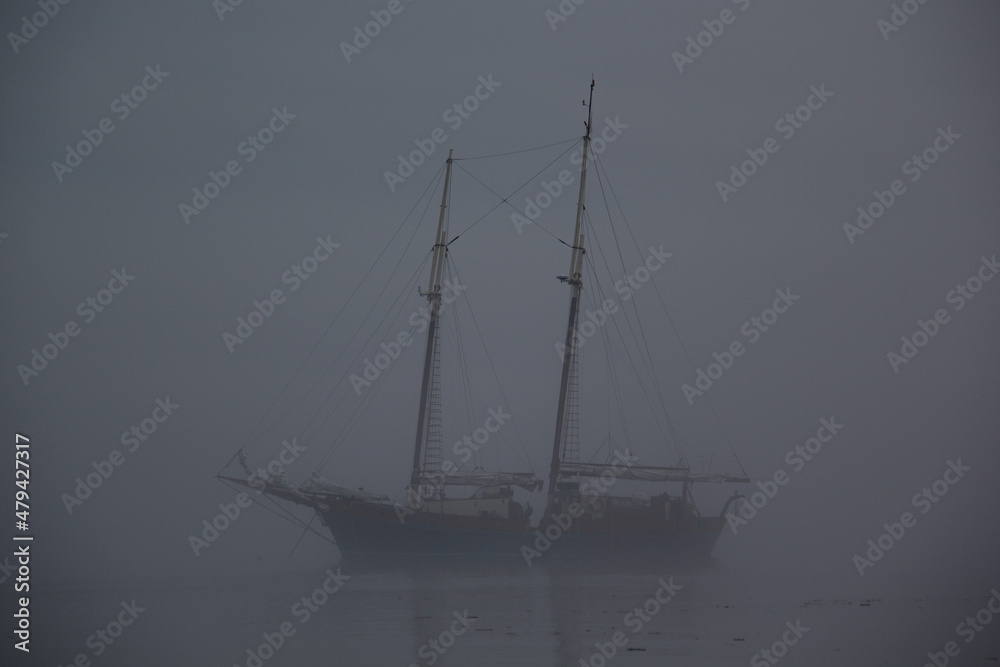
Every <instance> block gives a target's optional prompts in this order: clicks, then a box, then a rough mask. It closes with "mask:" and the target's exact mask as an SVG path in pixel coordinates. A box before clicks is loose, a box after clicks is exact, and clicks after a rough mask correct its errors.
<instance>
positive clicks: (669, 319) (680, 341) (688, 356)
mask: <svg viewBox="0 0 1000 667" xmlns="http://www.w3.org/2000/svg"><path fill="white" fill-rule="evenodd" d="M595 159H596V158H595ZM601 168H602V169H603V168H604V165H603V163H602V164H601ZM605 177H606V178H607V181H608V189H609V190H610V191H611V196H612V197H614V200H615V205H616V206H617V207H618V211H619V212H620V213H621V214H622V220H623V221H624V222H625V229H626V230H628V233H629V236H630V237H631V238H632V244H633V245H634V246H635V248H636V250H637V251H638V250H639V244H638V243H637V242H636V240H635V235H634V234H633V233H632V227H631V226H630V225H629V224H628V218H627V217H625V211H624V210H622V205H621V202H620V201H619V199H618V195H617V194H616V193H615V188H614V185H613V184H612V183H611V178H610V176H608V175H607V171H606V170H605ZM650 282H653V290H654V291H655V292H656V297H657V298H658V299H659V301H660V305H661V306H663V312H664V313H665V314H666V316H667V322H669V323H670V328H671V330H673V332H674V336H675V337H676V338H677V342H678V344H680V346H681V351H683V352H684V357H685V358H686V359H687V362H688V364H689V365H690V366H691V369H692V370H694V369H695V368H696V366H695V365H694V360H693V359H692V358H691V354H690V353H689V352H688V350H687V347H686V346H685V345H684V340H683V339H682V338H681V335H680V332H678V331H677V326H676V325H675V324H674V318H672V317H671V316H670V311H669V310H668V309H667V304H666V303H665V302H664V301H663V295H661V294H660V289H659V288H658V287H657V286H656V283H655V282H654V281H650ZM705 399H706V402H707V403H708V407H709V410H710V411H711V413H712V417H713V418H714V419H715V421H716V423H717V424H718V425H719V428H720V429H721V430H722V436H723V437H724V438H725V439H726V444H727V445H728V446H729V451H730V452H731V453H732V455H733V458H735V459H736V462H737V464H738V465H739V466H740V472H742V473H743V474H744V475H746V470H745V469H744V468H743V464H742V463H740V460H739V458H738V457H737V456H736V449H735V448H734V447H733V441H732V439H730V437H729V432H728V431H727V430H726V427H725V425H724V424H723V423H722V420H721V419H720V418H719V413H718V412H717V411H716V409H715V405H714V404H713V403H712V399H711V398H710V397H709V396H705Z"/></svg>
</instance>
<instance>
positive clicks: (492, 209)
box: [448, 139, 582, 245]
mask: <svg viewBox="0 0 1000 667" xmlns="http://www.w3.org/2000/svg"><path fill="white" fill-rule="evenodd" d="M578 141H582V139H581V140H578ZM563 143H565V142H563ZM574 145H575V144H574ZM572 148H573V146H570V147H569V148H567V149H566V150H564V151H563V152H562V153H560V154H559V155H557V156H555V158H554V159H553V160H552V162H549V163H548V164H547V165H545V166H544V167H542V168H541V169H539V170H538V171H537V172H536V173H535V175H534V176H532V177H531V178H529V179H528V180H526V181H525V182H524V183H522V184H521V186H520V187H518V188H517V190H514V191H513V192H511V193H510V194H509V195H507V196H506V197H504V196H502V195H500V194H498V193H497V192H496V191H495V190H493V188H491V187H490V186H488V185H486V184H485V183H483V182H482V181H481V180H479V178H478V177H476V175H475V174H473V173H472V172H471V171H469V170H468V169H466V168H465V167H463V166H462V165H458V167H459V168H460V169H461V170H462V171H464V172H465V173H467V174H468V175H469V176H472V178H474V179H475V180H476V182H478V183H479V184H480V185H482V186H483V187H484V188H486V189H487V190H489V191H490V192H491V193H492V194H493V196H495V197H497V198H498V199H500V202H499V203H498V204H497V205H496V206H494V207H493V208H491V209H490V210H489V211H487V212H486V213H484V214H483V216H482V217H481V218H479V219H478V220H476V221H475V222H473V223H472V224H471V225H469V226H468V227H467V228H465V229H464V230H463V231H461V232H459V233H458V234H456V235H455V237H454V238H453V239H452V240H450V241H448V245H451V244H452V243H454V242H455V241H457V240H458V237H459V236H461V235H462V234H464V233H465V232H467V231H469V230H470V229H472V228H473V227H475V226H476V225H478V224H479V223H480V222H482V221H483V220H484V219H486V218H487V217H488V216H489V215H490V214H491V213H493V211H495V210H497V209H498V208H500V207H501V206H502V205H503V204H507V205H508V206H510V207H511V208H512V209H514V210H515V211H517V212H518V213H519V214H521V215H522V216H524V213H522V212H521V209H519V208H518V207H516V206H514V205H513V204H511V203H510V202H509V201H508V200H509V199H510V198H511V197H513V196H514V195H516V194H517V193H518V192H520V191H521V190H523V189H524V188H525V186H527V185H528V184H529V183H531V182H532V181H534V180H535V179H536V178H538V176H539V175H540V174H541V173H542V172H544V171H545V170H546V169H548V168H549V167H551V166H552V165H553V164H555V163H556V161H557V160H559V158H561V157H562V156H563V155H566V153H568V152H569V151H570V149H572ZM525 217H527V216H525ZM532 224H533V225H536V226H537V227H538V228H539V229H541V230H542V231H543V232H545V233H546V234H548V235H549V236H551V237H552V238H554V239H555V240H556V241H559V242H560V243H562V244H563V245H569V244H567V243H566V242H565V241H563V240H562V239H560V238H559V237H558V236H556V235H555V234H553V233H552V232H550V231H549V230H548V229H546V228H545V227H543V226H542V225H540V224H539V223H537V222H534V221H532Z"/></svg>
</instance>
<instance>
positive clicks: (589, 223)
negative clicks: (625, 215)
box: [584, 213, 669, 441]
mask: <svg viewBox="0 0 1000 667" xmlns="http://www.w3.org/2000/svg"><path fill="white" fill-rule="evenodd" d="M584 220H585V222H586V225H587V230H588V232H590V233H591V234H593V224H592V221H591V219H590V214H589V213H585V217H584ZM595 245H596V246H597V251H598V253H599V254H600V257H601V260H602V261H603V262H604V266H605V268H606V269H607V271H608V275H609V277H613V276H612V274H611V265H610V263H608V261H607V258H606V257H605V255H604V249H603V248H602V247H601V246H600V245H598V244H595ZM587 261H588V262H590V266H591V268H592V269H593V273H594V274H595V275H596V274H597V264H596V261H595V260H594V259H591V258H588V260H587ZM623 270H624V269H623ZM595 285H596V288H597V290H598V291H600V293H601V296H602V298H603V297H604V289H603V287H602V286H601V285H600V283H599V282H597V283H595ZM633 307H634V304H633ZM622 311H623V312H624V314H625V323H626V324H627V325H628V329H629V333H630V334H631V336H632V341H634V342H635V344H636V346H637V347H638V345H639V338H638V337H637V336H636V334H635V330H634V329H633V327H632V320H631V319H630V318H629V313H628V310H627V309H626V308H625V307H624V305H623V306H622ZM638 324H639V323H637V326H638ZM616 326H617V324H616ZM621 341H622V345H623V346H625V345H626V342H625V337H624V335H622V336H621ZM640 353H641V350H640ZM640 360H642V361H643V362H644V363H645V369H646V370H647V372H649V373H650V376H651V378H652V377H653V368H652V365H651V362H650V361H648V360H646V359H643V358H642V357H641V355H640ZM633 370H634V371H635V373H636V378H637V379H638V380H639V382H640V386H643V391H645V386H644V385H642V384H641V383H642V377H641V376H640V375H639V373H638V369H637V368H634V369H633ZM653 381H654V383H655V378H653ZM655 388H656V387H655V384H654V390H655ZM650 407H651V408H652V405H650ZM653 413H654V416H655V415H656V414H657V411H656V410H653ZM668 423H669V420H668ZM657 428H658V429H659V431H660V433H661V435H663V438H664V440H665V441H666V440H667V435H666V433H664V432H663V427H662V426H661V425H660V424H659V421H658V420H657Z"/></svg>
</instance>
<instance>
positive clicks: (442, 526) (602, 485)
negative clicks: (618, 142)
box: [218, 81, 749, 565]
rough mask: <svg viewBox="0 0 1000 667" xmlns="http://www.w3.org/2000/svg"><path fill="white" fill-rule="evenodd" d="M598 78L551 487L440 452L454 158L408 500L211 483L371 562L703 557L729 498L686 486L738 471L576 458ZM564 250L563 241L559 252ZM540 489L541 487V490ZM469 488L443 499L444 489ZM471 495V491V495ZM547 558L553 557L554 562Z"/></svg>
mask: <svg viewBox="0 0 1000 667" xmlns="http://www.w3.org/2000/svg"><path fill="white" fill-rule="evenodd" d="M593 94H594V82H593V81H591V86H590V101H589V102H587V101H586V100H585V101H584V104H585V105H586V106H587V107H588V114H587V121H586V123H585V127H586V133H585V135H584V136H583V138H582V144H583V145H582V160H581V163H580V187H579V194H578V200H577V203H576V222H575V228H574V232H573V241H572V244H571V246H570V249H571V253H570V263H569V272H568V273H567V274H566V275H561V276H558V279H559V280H560V281H561V282H562V283H563V284H565V285H567V286H568V287H569V291H570V300H569V317H568V322H567V324H566V331H565V342H564V343H563V344H562V346H561V347H560V348H558V349H561V350H562V373H561V378H560V385H559V396H558V402H557V412H556V420H555V433H554V440H553V445H552V451H551V462H550V467H549V474H548V479H547V480H543V479H541V478H539V477H538V476H536V475H535V474H534V472H504V471H497V472H487V471H484V470H482V469H474V470H461V469H458V468H457V467H456V466H455V465H454V464H453V462H451V461H449V460H443V457H442V456H441V448H440V441H441V426H440V418H441V415H440V412H441V409H440V404H441V386H440V384H441V383H440V373H439V366H440V361H439V355H440V347H441V337H440V335H439V334H440V327H441V318H442V298H443V289H442V282H443V281H442V276H443V270H444V266H445V262H446V258H447V255H448V245H449V240H448V225H447V220H448V216H447V215H446V212H447V209H448V206H449V201H450V200H449V195H450V188H451V182H452V165H453V162H454V159H455V158H454V157H453V155H452V152H451V151H449V154H448V158H447V161H446V164H445V177H444V186H443V189H442V193H441V204H440V213H439V216H438V223H437V232H436V234H435V237H434V245H433V249H432V253H431V260H430V276H429V282H428V285H429V287H428V288H427V289H426V290H420V291H419V294H420V296H421V297H423V298H424V299H426V301H427V309H428V310H427V312H428V322H427V327H426V341H425V345H424V360H423V372H422V377H421V380H420V391H419V401H418V408H417V420H416V436H415V441H414V446H413V458H412V468H411V471H410V478H409V485H408V487H407V495H408V497H407V500H406V502H405V504H402V503H393V502H392V501H391V500H390V499H389V498H388V497H387V496H383V495H378V494H375V493H371V492H369V491H364V490H363V489H352V488H349V487H346V486H339V485H336V484H333V483H331V482H329V481H327V480H326V479H324V478H323V477H321V476H320V475H319V474H318V472H314V473H313V474H312V476H311V477H310V478H309V479H308V480H307V481H306V482H305V483H303V484H300V485H298V486H293V485H292V484H291V483H290V482H289V480H288V478H287V476H286V475H285V474H284V472H283V471H278V472H276V473H272V474H269V475H267V476H266V477H265V478H262V477H261V476H260V475H258V474H255V473H253V472H252V471H251V470H250V469H249V468H248V467H247V465H246V458H245V455H244V454H243V453H242V450H241V452H240V462H241V463H242V464H243V468H244V470H245V471H246V473H247V477H246V478H245V479H244V478H239V477H231V476H228V475H222V474H220V475H218V477H219V478H220V479H221V480H223V481H227V482H232V483H236V484H241V485H244V486H251V487H253V488H255V489H257V490H259V491H262V492H263V493H265V494H267V495H268V496H271V497H273V498H276V499H279V500H282V501H287V502H290V503H295V504H297V505H301V506H304V507H308V508H310V509H312V510H315V512H316V513H317V514H318V515H319V516H320V517H321V519H322V521H323V523H324V524H325V525H326V527H327V528H328V529H329V531H330V533H331V535H332V537H333V539H334V541H335V542H336V545H337V547H338V548H339V550H340V552H341V553H342V555H343V556H344V557H345V558H347V559H350V558H352V557H358V558H361V559H364V560H368V559H370V558H372V557H375V556H389V557H390V558H399V559H403V558H406V557H410V556H415V555H428V556H435V557H439V556H459V557H464V556H477V557H479V556H487V555H488V556H501V557H514V558H516V559H523V560H524V561H526V562H527V563H528V564H529V565H531V564H533V561H534V559H536V558H539V557H541V556H542V555H543V554H544V555H546V559H545V560H546V562H551V561H553V560H556V559H557V558H558V559H566V558H579V559H584V560H590V561H593V560H595V559H597V560H605V559H618V562H620V561H621V560H622V559H623V558H626V559H627V558H629V557H636V556H640V557H641V556H650V557H652V558H653V559H654V560H656V561H657V562H662V560H663V559H670V558H680V557H694V558H695V559H707V558H708V556H710V554H711V552H712V550H713V547H714V545H715V543H716V541H717V539H718V538H719V535H720V533H721V531H722V529H723V527H724V526H725V524H726V514H727V511H728V510H729V507H730V506H731V505H732V504H733V503H734V502H737V501H738V499H739V498H741V497H742V496H740V494H739V493H736V494H734V495H733V496H732V497H730V498H729V499H728V501H726V503H725V505H724V507H723V509H722V511H721V512H720V513H719V515H717V516H702V515H701V513H700V512H699V510H698V508H697V506H696V504H695V502H694V498H693V497H692V494H691V488H692V485H693V484H696V483H747V482H749V479H748V478H747V477H746V475H745V474H729V473H709V472H695V471H693V470H692V469H691V467H690V466H688V465H685V464H684V462H683V459H682V460H681V461H680V462H679V463H678V464H677V465H674V466H640V465H636V464H635V457H633V456H631V454H630V452H629V450H628V449H626V450H625V453H623V452H622V451H620V450H615V451H613V452H612V451H611V447H609V457H608V460H606V461H605V462H604V463H593V462H581V461H580V460H579V453H578V442H579V426H578V419H579V396H578V388H577V386H576V380H577V365H578V363H579V350H578V347H579V343H578V341H580V340H581V337H580V336H579V330H580V326H581V321H580V320H581V310H582V307H581V298H582V293H583V280H582V275H583V264H584V255H585V253H586V249H585V246H584V241H585V239H584V234H583V228H582V224H583V219H584V212H585V205H584V197H585V193H586V183H587V168H588V161H589V160H590V151H591V126H592V122H593V109H592V103H593ZM567 245H568V244H567ZM618 481H634V482H643V483H647V484H648V483H656V484H671V485H679V487H680V488H679V490H676V489H675V490H674V492H673V493H670V492H669V490H668V491H664V492H662V493H658V494H656V495H648V494H646V493H637V494H633V495H627V496H626V495H612V494H611V493H610V492H609V488H610V485H611V484H612V483H615V482H618ZM546 482H547V485H546ZM449 487H461V488H464V489H466V491H465V493H464V494H463V495H461V496H455V497H452V496H449V495H448V494H447V493H446V489H448V488H449ZM543 487H544V488H546V490H547V504H546V509H545V512H544V513H543V515H542V516H541V517H540V520H539V522H538V523H537V524H534V525H533V524H532V521H531V518H532V516H531V515H532V513H533V512H532V509H531V506H530V504H528V503H523V502H521V501H519V500H517V499H515V496H516V493H517V492H518V490H520V491H521V492H526V493H530V492H535V491H540V490H541V489H542V488H543ZM469 489H472V491H471V493H470V492H469V491H468V490H469ZM549 554H552V556H550V555H549Z"/></svg>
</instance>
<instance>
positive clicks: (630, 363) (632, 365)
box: [588, 260, 667, 440]
mask: <svg viewBox="0 0 1000 667" xmlns="http://www.w3.org/2000/svg"><path fill="white" fill-rule="evenodd" d="M588 261H589V260H588ZM591 264H592V265H593V262H591ZM594 269H595V271H596V267H594ZM609 319H610V318H609ZM626 322H628V318H627V317H626ZM612 325H613V326H614V327H615V330H616V331H617V332H618V337H619V340H621V342H622V349H624V351H625V356H626V358H627V359H628V367H629V368H631V369H632V372H633V373H634V374H635V377H636V380H637V381H638V382H639V386H640V387H641V388H642V391H641V392H640V393H641V394H642V396H643V398H645V399H646V403H647V405H649V409H650V410H651V411H652V412H653V414H654V415H655V414H657V410H656V408H655V407H653V404H652V402H650V400H649V395H648V394H647V392H646V390H645V386H644V385H643V382H642V376H641V375H640V374H639V370H638V367H637V366H636V364H635V361H634V360H633V359H632V353H631V352H629V350H628V346H627V345H626V344H625V336H624V335H623V334H622V330H621V327H619V326H618V322H617V321H613V322H612ZM629 326H630V327H631V323H629ZM633 339H635V338H634V334H633ZM654 421H655V422H656V426H657V429H658V430H659V431H660V433H661V434H662V435H663V438H664V440H666V437H667V436H666V433H664V432H663V427H662V425H661V424H660V422H659V420H658V419H654Z"/></svg>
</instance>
